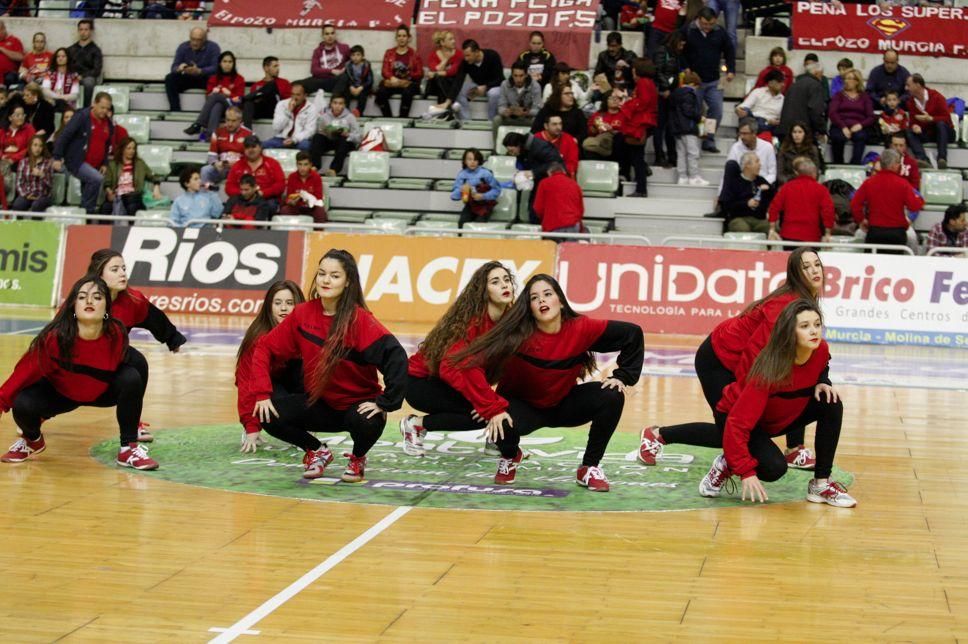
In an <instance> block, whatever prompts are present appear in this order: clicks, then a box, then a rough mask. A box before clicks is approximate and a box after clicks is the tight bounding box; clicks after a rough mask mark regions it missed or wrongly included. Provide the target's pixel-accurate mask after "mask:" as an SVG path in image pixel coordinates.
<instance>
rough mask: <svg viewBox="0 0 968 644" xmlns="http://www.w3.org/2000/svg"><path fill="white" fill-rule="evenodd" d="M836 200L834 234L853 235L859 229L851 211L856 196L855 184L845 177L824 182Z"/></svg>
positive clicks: (834, 200) (831, 196)
mask: <svg viewBox="0 0 968 644" xmlns="http://www.w3.org/2000/svg"><path fill="white" fill-rule="evenodd" d="M823 186H824V188H826V189H827V192H829V193H830V198H831V199H832V200H833V202H834V214H835V216H836V221H835V222H834V234H847V235H853V234H854V231H855V230H857V224H856V223H855V222H854V216H853V214H852V213H851V211H850V200H851V199H853V197H854V192H855V191H854V186H852V185H850V184H849V183H847V182H846V181H844V180H843V179H831V180H830V181H825V182H824V184H823Z"/></svg>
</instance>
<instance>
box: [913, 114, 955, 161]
mask: <svg viewBox="0 0 968 644" xmlns="http://www.w3.org/2000/svg"><path fill="white" fill-rule="evenodd" d="M923 127H924V126H922V130H921V134H915V133H914V130H910V129H909V130H907V140H908V145H909V146H911V152H913V153H914V156H915V158H918V159H921V160H922V161H926V160H927V158H928V155H927V154H926V153H925V152H924V143H925V141H930V140H931V139H932V138H933V139H934V140H935V141H936V142H937V143H938V158H939V159H944V160H945V161H947V160H948V142H949V141H954V140H955V130H954V128H953V127H951V126H950V125H947V124H940V123H936V124H935V127H934V133H933V135H932V134H928V133H927V132H926V131H925V130H924V129H923Z"/></svg>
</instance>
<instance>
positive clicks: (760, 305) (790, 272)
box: [639, 246, 824, 470]
mask: <svg viewBox="0 0 968 644" xmlns="http://www.w3.org/2000/svg"><path fill="white" fill-rule="evenodd" d="M823 277H824V275H823V263H821V261H820V256H819V255H817V251H815V250H814V249H812V248H809V247H806V246H802V247H800V248H797V249H796V250H794V251H793V252H792V253H790V255H789V257H787V269H786V282H784V283H783V285H782V286H780V287H779V288H777V289H776V290H774V291H773V292H771V293H770V294H769V295H767V296H766V297H764V298H762V299H759V300H757V301H755V302H753V303H752V304H750V305H749V306H747V307H746V309H745V310H744V311H743V312H742V313H740V314H739V315H738V316H736V317H734V318H730V319H729V320H726V321H725V322H722V323H720V324H719V325H717V326H716V328H715V329H713V332H712V333H711V334H710V335H709V337H707V338H706V339H705V341H703V343H702V344H701V345H699V349H698V350H697V351H696V375H697V376H698V377H699V383H700V384H701V385H702V391H703V395H704V396H705V397H706V402H707V403H709V408H710V409H711V410H712V411H713V413H714V414H715V412H716V407H717V405H719V401H720V399H721V398H722V396H723V389H724V388H725V387H726V386H728V385H729V384H730V383H733V382H736V381H737V380H742V379H743V378H744V377H745V376H746V374H747V373H748V372H749V369H750V367H751V366H752V364H753V361H754V360H755V359H756V356H757V355H759V353H760V351H762V350H763V347H765V346H766V343H767V342H768V341H769V339H770V334H771V333H772V332H773V327H774V326H776V321H777V318H779V316H780V313H781V312H782V311H783V309H784V308H786V306H787V305H788V304H790V302H793V301H794V300H797V299H805V300H807V301H810V302H814V303H816V302H817V301H818V300H819V298H820V295H821V293H822V292H823ZM710 427H712V425H711V424H710ZM664 431H665V430H661V429H660V427H658V426H651V427H646V428H645V429H643V430H642V437H641V438H642V442H641V445H640V446H639V461H640V462H641V463H644V464H645V465H655V462H656V459H657V458H658V457H659V456H660V455H661V454H662V445H663V441H662V436H663V435H664ZM803 439H804V429H803V428H802V427H801V428H798V429H795V430H794V431H791V432H789V433H788V434H787V436H786V443H787V450H786V460H787V464H788V465H789V466H790V467H793V468H796V469H803V470H812V469H813V468H814V465H815V463H816V459H815V458H814V456H813V453H812V452H811V451H810V450H809V449H807V448H806V447H804V445H803V442H804V441H803Z"/></svg>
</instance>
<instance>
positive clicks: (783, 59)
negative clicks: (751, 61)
mask: <svg viewBox="0 0 968 644" xmlns="http://www.w3.org/2000/svg"><path fill="white" fill-rule="evenodd" d="M786 63H787V55H786V51H785V50H784V49H783V47H774V48H773V49H771V50H770V64H769V65H767V66H766V67H764V68H763V69H761V70H760V74H759V76H757V77H756V84H755V85H753V89H757V88H759V87H766V84H767V83H768V82H769V81H767V80H766V76H767V74H769V73H770V72H772V71H774V70H775V71H778V72H780V73H781V74H783V89H782V90H781V92H782V93H783V94H786V91H787V89H789V87H790V85H792V84H793V70H792V69H790V68H789V67H788V66H787V64H786Z"/></svg>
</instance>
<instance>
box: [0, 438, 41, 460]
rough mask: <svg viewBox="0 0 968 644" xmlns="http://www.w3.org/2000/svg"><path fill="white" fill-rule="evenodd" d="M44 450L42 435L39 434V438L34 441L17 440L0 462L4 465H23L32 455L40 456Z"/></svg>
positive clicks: (0, 458)
mask: <svg viewBox="0 0 968 644" xmlns="http://www.w3.org/2000/svg"><path fill="white" fill-rule="evenodd" d="M45 449H47V445H46V443H44V435H43V434H41V435H40V438H38V439H37V440H35V441H32V440H28V439H26V438H18V439H17V441H16V442H15V443H14V444H13V445H11V446H10V449H9V450H8V451H7V453H6V454H4V455H3V456H2V457H0V461H3V462H4V463H23V462H24V461H26V460H27V459H28V458H30V457H31V456H33V455H34V454H40V453H41V452H43V451H44V450H45Z"/></svg>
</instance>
